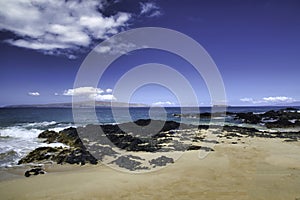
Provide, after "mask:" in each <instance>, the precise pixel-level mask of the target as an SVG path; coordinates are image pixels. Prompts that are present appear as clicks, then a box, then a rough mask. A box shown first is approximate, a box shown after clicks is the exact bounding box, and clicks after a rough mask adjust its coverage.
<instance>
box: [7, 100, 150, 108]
mask: <svg viewBox="0 0 300 200" xmlns="http://www.w3.org/2000/svg"><path fill="white" fill-rule="evenodd" d="M92 103H93V102H91V101H83V102H77V103H74V104H72V103H71V102H69V103H50V104H23V105H8V106H4V108H32V107H34V108H72V106H75V107H78V108H86V107H90V106H91V105H93V104H92ZM112 105H113V107H149V105H147V104H140V103H124V102H113V103H111V102H108V101H96V102H95V107H111V106H112Z"/></svg>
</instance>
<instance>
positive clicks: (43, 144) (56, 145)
mask: <svg viewBox="0 0 300 200" xmlns="http://www.w3.org/2000/svg"><path fill="white" fill-rule="evenodd" d="M39 147H53V148H56V147H63V148H70V146H68V145H65V144H63V143H59V142H55V143H50V144H47V143H42V144H40V145H39Z"/></svg>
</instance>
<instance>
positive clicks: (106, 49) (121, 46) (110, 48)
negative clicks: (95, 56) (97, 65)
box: [94, 39, 136, 55]
mask: <svg viewBox="0 0 300 200" xmlns="http://www.w3.org/2000/svg"><path fill="white" fill-rule="evenodd" d="M109 41H110V42H109V44H107V45H106V46H104V45H103V46H97V47H95V48H94V50H95V51H96V52H98V53H108V54H111V55H117V54H127V53H128V52H130V51H132V50H134V49H136V45H135V44H133V43H126V42H124V41H121V40H120V41H116V40H112V39H111V40H109Z"/></svg>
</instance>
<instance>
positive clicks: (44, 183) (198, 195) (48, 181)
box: [0, 137, 300, 200]
mask: <svg viewBox="0 0 300 200" xmlns="http://www.w3.org/2000/svg"><path fill="white" fill-rule="evenodd" d="M232 141H236V142H238V144H232ZM242 142H244V143H242ZM214 149H215V151H213V152H210V153H209V155H208V156H207V157H205V158H204V159H199V158H198V155H199V151H187V152H185V153H184V155H183V156H182V157H181V158H180V159H179V160H177V161H176V162H175V163H174V164H171V165H169V166H167V167H165V168H163V169H161V170H158V171H154V172H149V173H142V174H131V173H125V172H119V171H116V170H114V169H111V168H109V167H107V166H105V165H101V164H100V165H96V166H92V165H86V166H73V165H72V166H71V165H52V166H48V167H47V168H46V171H47V172H48V173H47V174H45V175H38V176H32V177H29V178H25V177H24V176H23V175H22V174H23V173H24V170H20V169H18V170H16V169H11V170H8V171H7V172H8V174H15V175H14V176H13V177H12V179H6V180H2V181H1V182H0V195H1V199H206V200H207V199H228V200H232V199H239V200H241V199H273V200H274V199H292V200H296V199H300V190H299V188H300V142H283V140H282V139H270V138H248V137H244V138H241V139H240V140H239V141H237V139H232V140H224V143H220V144H217V145H216V146H215V147H214Z"/></svg>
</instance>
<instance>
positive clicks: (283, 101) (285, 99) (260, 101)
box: [240, 96, 296, 104]
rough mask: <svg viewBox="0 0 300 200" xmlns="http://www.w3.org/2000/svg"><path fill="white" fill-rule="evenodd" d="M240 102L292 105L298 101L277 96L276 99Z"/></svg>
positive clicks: (244, 100) (265, 98)
mask: <svg viewBox="0 0 300 200" xmlns="http://www.w3.org/2000/svg"><path fill="white" fill-rule="evenodd" d="M240 101H242V102H245V103H251V104H263V103H264V104H272V103H273V104H279V103H292V102H295V101H296V99H294V98H292V97H286V96H275V97H263V98H261V99H253V98H242V99H240Z"/></svg>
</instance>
